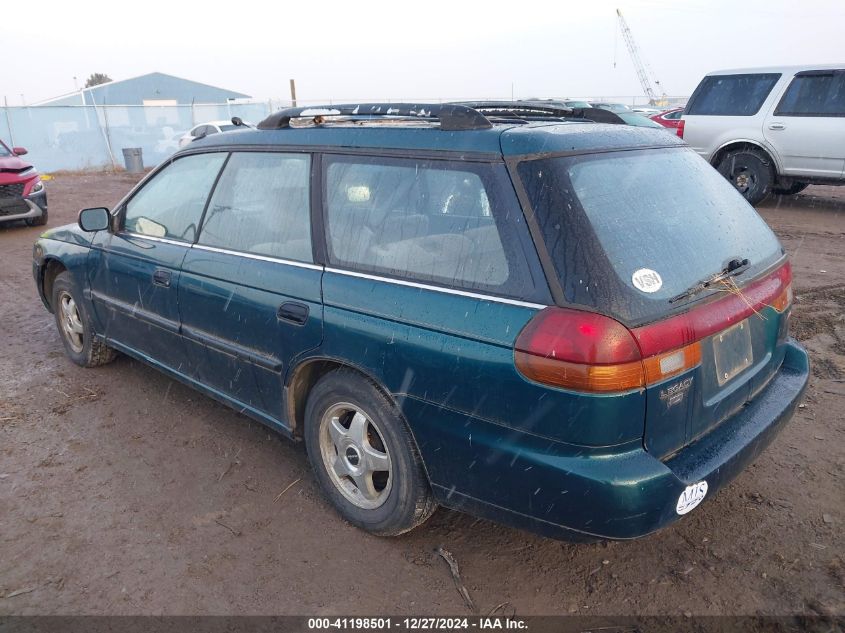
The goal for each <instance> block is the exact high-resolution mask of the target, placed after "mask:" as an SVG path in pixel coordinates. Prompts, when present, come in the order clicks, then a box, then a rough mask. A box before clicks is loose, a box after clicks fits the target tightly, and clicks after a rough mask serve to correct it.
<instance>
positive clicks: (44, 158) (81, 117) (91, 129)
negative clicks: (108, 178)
mask: <svg viewBox="0 0 845 633" xmlns="http://www.w3.org/2000/svg"><path fill="white" fill-rule="evenodd" d="M287 105H289V102H282V101H263V102H253V103H223V104H194V105H176V106H82V105H79V106H13V107H0V138H2V139H3V141H5V142H6V144H7V145H9V146H12V145H14V146H18V147H25V148H26V149H27V150H28V152H29V155H28V156H27V160H28V161H30V162H32V164H33V165H35V166H36V167H37V168H38V169H39V171H41V172H51V171H58V170H74V171H75V170H83V169H104V168H105V169H108V168H115V167H121V166H122V164H123V155H122V150H123V148H128V147H140V148H141V149H142V150H143V155H144V165H145V166H146V167H152V166H154V165H157V164H158V163H160V162H161V161H163V160H164V159H165V158H167V157H168V156H169V155H170V154H172V153H173V152H174V151H176V150H177V149H178V148H179V139H180V138H181V137H182V135H184V134H185V133H186V132H188V131H189V130H190V129H191V128H193V127H194V126H195V125H197V124H200V123H205V122H209V121H218V120H230V119H231V118H232V117H233V116H239V117H241V118H242V119H243V120H244V121H248V122H251V123H257V122H258V121H260V120H261V119H263V118H264V117H266V116H267V115H268V114H270V113H271V112H274V111H275V110H278V109H281V108H284V107H286V106H287Z"/></svg>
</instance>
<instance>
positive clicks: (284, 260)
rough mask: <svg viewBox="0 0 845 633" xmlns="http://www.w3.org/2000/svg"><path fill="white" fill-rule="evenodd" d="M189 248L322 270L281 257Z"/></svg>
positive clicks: (196, 245)
mask: <svg viewBox="0 0 845 633" xmlns="http://www.w3.org/2000/svg"><path fill="white" fill-rule="evenodd" d="M191 248H196V249H199V250H201V251H209V252H211V253H223V254H224V255H235V256H237V257H246V258H247V259H257V260H258V261H261V262H273V263H274V264H287V265H288V266H296V267H297V268H307V269H308V270H323V267H322V266H318V265H317V264H307V263H305V262H296V261H294V260H292V259H282V258H281V257H269V256H267V255H255V254H253V253H243V252H241V251H230V250H229V249H226V248H217V247H216V246H205V245H203V244H192V245H191Z"/></svg>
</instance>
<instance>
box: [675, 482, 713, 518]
mask: <svg viewBox="0 0 845 633" xmlns="http://www.w3.org/2000/svg"><path fill="white" fill-rule="evenodd" d="M706 494H707V482H706V481H699V482H698V483H696V484H692V485H691V486H687V487H686V488H685V489H684V491H683V492H682V493H681V496H680V497H678V505H676V506H675V512H677V513H678V514H686V513H687V512H689V511H691V510H692V509H693V508H695V507H696V506H697V505H698V504H699V503H701V502H702V501H704V497H705V495H706Z"/></svg>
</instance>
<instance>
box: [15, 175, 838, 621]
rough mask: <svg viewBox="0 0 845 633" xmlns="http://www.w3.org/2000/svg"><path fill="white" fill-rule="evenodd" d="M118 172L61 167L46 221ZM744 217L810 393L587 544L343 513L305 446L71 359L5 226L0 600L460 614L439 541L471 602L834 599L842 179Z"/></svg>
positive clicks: (173, 390)
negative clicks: (801, 350)
mask: <svg viewBox="0 0 845 633" xmlns="http://www.w3.org/2000/svg"><path fill="white" fill-rule="evenodd" d="M133 182H134V180H133V178H132V177H129V176H127V175H106V176H104V175H99V174H97V175H64V176H58V177H57V178H56V179H55V180H53V181H52V182H50V183H49V184H48V187H49V195H50V213H51V215H50V225H51V226H55V225H59V224H64V223H67V222H71V221H74V220H75V218H76V211H77V210H78V209H79V208H81V207H83V206H95V205H100V204H106V205H113V204H114V203H115V202H116V201H117V200H118V199H119V198H120V197H121V195H122V194H123V193H124V192H125V191H127V190H128V189H129V187H130V186H131V185H132V184H133ZM760 211H761V213H762V214H763V216H764V217H765V218H766V220H768V221H769V223H770V224H771V225H772V227H773V228H774V229H775V231H776V232H777V233H778V235H779V236H780V237H781V239H782V240H783V243H784V244H785V246H786V248H787V249H788V250H789V251H790V252H791V254H792V259H793V266H794V271H795V288H796V294H797V302H796V307H795V319H794V332H795V333H796V335H797V336H798V337H799V338H801V339H802V340H803V341H804V343H805V344H806V345H807V347H808V348H809V349H810V351H811V353H812V356H813V363H814V365H813V378H812V382H811V385H810V387H809V391H808V394H807V397H806V404H805V406H804V407H803V408H801V409H800V410H799V411H798V413H797V415H796V417H795V419H794V420H793V421H792V423H791V424H789V425H788V427H787V428H786V430H785V431H784V432H783V433H782V434H781V435H780V437H778V439H777V440H776V441H775V443H774V444H773V445H772V446H771V447H770V448H769V450H768V451H766V452H765V454H763V455H762V456H761V457H760V458H759V459H758V460H757V462H756V463H755V464H754V465H753V466H751V467H750V468H749V469H748V470H747V471H746V472H744V473H743V474H742V475H741V476H740V477H739V478H738V479H737V480H736V481H735V482H734V483H733V484H732V485H730V486H728V487H727V488H725V489H723V490H722V491H721V492H720V493H719V494H718V496H717V497H716V498H714V499H712V500H710V501H709V502H708V503H706V504H704V505H703V506H702V507H701V508H699V509H697V510H696V511H695V512H693V513H692V514H691V515H689V516H688V517H686V518H685V519H684V520H682V521H680V522H679V523H677V524H676V525H674V526H673V527H671V528H669V529H667V530H664V531H663V532H661V533H658V534H655V535H653V536H650V537H648V538H644V539H642V540H638V541H635V542H615V543H599V544H594V545H570V544H566V543H560V542H557V541H552V540H547V539H543V538H540V537H537V536H533V535H531V534H527V533H524V532H520V531H517V530H513V529H509V528H505V527H501V526H498V525H495V524H493V523H488V522H486V521H480V520H476V519H474V518H472V517H470V516H466V515H462V514H459V513H455V512H450V511H445V510H439V511H438V512H437V513H436V514H435V515H434V517H433V518H432V519H431V520H430V521H429V522H428V523H427V524H426V525H425V526H424V527H422V528H421V529H418V530H416V531H414V532H412V533H410V534H407V535H405V536H402V537H400V538H395V539H385V538H377V537H374V536H369V535H368V534H365V533H364V532H361V531H360V530H358V529H356V528H353V527H351V526H350V525H348V524H346V523H344V522H343V521H342V520H341V519H340V518H338V516H337V515H336V514H335V512H334V511H333V510H332V509H331V508H330V507H329V506H328V504H327V503H326V502H325V501H324V500H323V499H322V498H321V496H320V493H319V491H318V489H317V485H316V482H315V479H314V477H313V476H312V475H311V473H310V472H309V469H308V465H307V461H306V456H305V453H304V450H303V449H302V447H301V446H298V445H294V444H292V443H290V442H288V441H286V440H284V439H281V438H280V437H278V436H276V435H274V434H273V433H272V432H269V431H268V430H267V429H266V428H264V427H262V426H261V425H259V424H257V423H254V422H251V421H250V420H248V419H246V418H245V417H242V416H240V415H238V414H237V413H234V412H233V411H231V410H229V409H227V408H225V407H224V406H222V405H220V404H217V403H215V402H214V401H212V400H210V399H208V398H206V397H204V396H202V395H200V394H198V393H197V392H195V391H192V390H191V389H189V388H187V387H184V386H182V385H180V384H178V383H176V382H173V381H171V380H169V379H168V378H166V377H164V376H163V375H162V374H160V373H158V372H157V371H155V370H153V369H151V368H149V367H147V366H145V365H143V364H141V363H139V362H135V361H132V360H130V359H128V358H126V357H120V358H118V360H117V361H116V362H114V363H113V364H111V365H108V366H106V367H102V368H99V369H88V370H86V369H81V368H79V367H77V366H76V365H74V364H72V363H71V362H70V361H69V360H68V359H67V358H66V357H65V355H64V353H63V351H62V345H61V343H60V341H59V337H58V334H57V333H56V330H55V326H54V322H53V320H52V317H51V316H50V315H49V314H48V313H47V312H46V311H45V310H44V308H43V306H42V305H41V302H40V301H39V299H38V297H37V295H36V291H35V287H34V285H33V280H32V275H31V269H30V257H31V249H32V244H33V242H34V240H35V239H36V237H37V236H38V234H39V232H40V229H38V228H27V227H25V226H23V225H14V226H4V227H2V228H0V299H2V300H0V322H2V323H3V334H4V336H3V342H2V343H0V614H36V613H41V614H43V613H49V614H58V613H62V614H68V613H70V614H82V613H86V614H141V613H143V614H197V613H214V614H244V613H250V614H259V613H261V614H329V613H347V614H374V613H385V612H387V613H396V614H462V613H467V608H466V606H465V605H464V602H463V601H462V599H461V596H460V595H459V594H458V592H457V591H456V588H455V585H454V583H453V582H452V578H451V577H450V575H449V570H448V567H447V565H446V563H445V562H444V561H443V560H442V559H441V558H439V557H438V556H437V555H435V554H434V553H433V551H434V550H435V549H436V548H437V547H438V546H442V547H444V548H446V549H448V550H449V551H451V552H452V554H453V555H454V556H455V558H456V559H457V561H458V562H459V564H460V568H461V573H462V575H463V579H464V582H465V583H466V586H467V588H468V590H469V592H470V593H471V595H472V597H473V598H474V600H475V602H476V603H477V605H478V607H479V610H480V612H482V613H487V612H489V611H490V610H491V609H493V608H494V607H496V606H497V605H500V604H501V603H504V602H507V603H510V604H509V605H508V607H507V608H508V610H515V611H516V613H518V614H520V615H530V614H566V613H578V614H585V615H594V614H614V615H615V614H631V613H634V614H673V615H674V614H683V613H687V614H690V613H691V614H797V613H807V614H812V613H843V612H845V592H843V577H844V576H845V571H843V560H842V558H843V548H842V545H843V540H842V527H843V521H845V507H843V506H845V503H843V501H845V487H843V481H845V473H843V446H845V382H843V379H845V316H843V313H845V187H843V188H842V189H839V190H837V189H835V188H827V187H810V188H808V189H807V190H806V191H805V192H804V193H803V194H801V195H798V196H795V197H793V198H783V199H775V200H770V201H768V202H766V203H764V204H763V205H761V207H760ZM291 484H293V485H292V486H291ZM288 486H290V488H289V489H287V488H288ZM286 489H287V492H285V493H284V494H283V495H282V496H281V497H278V495H279V493H280V492H282V491H284V490H286ZM837 535H838V536H837Z"/></svg>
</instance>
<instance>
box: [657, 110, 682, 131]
mask: <svg viewBox="0 0 845 633" xmlns="http://www.w3.org/2000/svg"><path fill="white" fill-rule="evenodd" d="M683 115H684V109H683V108H672V109H671V110H666V112H661V113H660V114H655V115H654V116H653V117H651V120H652V121H656V122H657V123H659V124H660V125H662V126H663V127H671V128H674V129H675V130H677V129H678V128H679V127H680V126H681V117H682V116H683ZM678 136H681V138H683V136H682V135H681V133H680V132H678Z"/></svg>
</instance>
